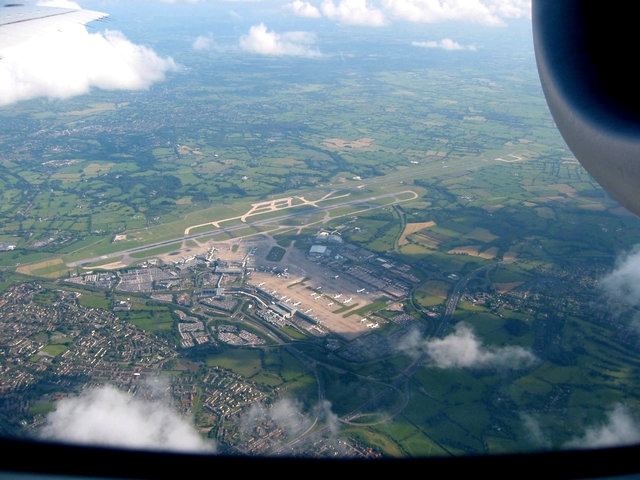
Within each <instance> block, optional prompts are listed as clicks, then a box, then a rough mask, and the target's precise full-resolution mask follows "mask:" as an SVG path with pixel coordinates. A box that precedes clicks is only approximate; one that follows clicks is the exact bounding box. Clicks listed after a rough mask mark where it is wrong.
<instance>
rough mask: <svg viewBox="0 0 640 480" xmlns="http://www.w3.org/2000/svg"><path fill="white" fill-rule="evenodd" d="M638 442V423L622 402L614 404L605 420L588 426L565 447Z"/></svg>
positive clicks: (639, 427)
mask: <svg viewBox="0 0 640 480" xmlns="http://www.w3.org/2000/svg"><path fill="white" fill-rule="evenodd" d="M638 442H640V423H639V422H638V419H637V418H636V417H634V416H633V415H632V413H631V411H630V410H629V409H628V408H627V407H626V406H625V405H622V404H618V405H615V407H614V408H613V410H611V411H610V412H609V413H608V414H607V418H606V420H605V421H604V422H603V423H601V424H599V425H594V426H591V427H588V428H587V429H586V430H585V433H584V434H583V435H581V436H579V437H577V438H574V439H573V440H571V441H570V442H568V443H567V444H566V447H567V448H606V447H618V446H624V445H632V444H636V443H638Z"/></svg>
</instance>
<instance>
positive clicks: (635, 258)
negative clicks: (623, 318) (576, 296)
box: [599, 245, 640, 334]
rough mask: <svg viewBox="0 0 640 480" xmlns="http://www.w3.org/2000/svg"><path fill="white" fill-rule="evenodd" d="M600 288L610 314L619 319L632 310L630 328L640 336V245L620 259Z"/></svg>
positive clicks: (600, 284) (600, 283)
mask: <svg viewBox="0 0 640 480" xmlns="http://www.w3.org/2000/svg"><path fill="white" fill-rule="evenodd" d="M599 286H600V290H601V291H602V292H603V294H604V296H605V298H606V300H607V302H606V303H605V305H606V308H607V309H608V312H609V313H610V314H611V315H612V316H613V317H617V316H620V315H621V314H623V313H625V312H628V311H629V310H631V315H632V318H633V319H632V321H631V324H630V327H631V328H632V329H633V330H635V331H636V332H637V333H638V334H640V312H638V311H637V310H638V308H640V245H636V246H635V247H634V248H633V249H631V251H629V252H627V253H625V254H623V255H621V256H620V257H618V259H617V260H616V265H615V267H614V269H613V270H612V271H611V272H609V273H608V274H606V275H604V276H603V277H602V278H600V279H599ZM634 311H635V313H634Z"/></svg>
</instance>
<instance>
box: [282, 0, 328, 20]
mask: <svg viewBox="0 0 640 480" xmlns="http://www.w3.org/2000/svg"><path fill="white" fill-rule="evenodd" d="M285 8H287V9H289V10H291V11H292V12H293V13H294V15H296V16H298V17H304V18H320V17H321V16H322V14H321V13H320V10H318V8H317V7H314V6H313V5H311V4H310V3H309V2H303V1H302V0H295V1H294V2H291V3H288V4H287V5H285Z"/></svg>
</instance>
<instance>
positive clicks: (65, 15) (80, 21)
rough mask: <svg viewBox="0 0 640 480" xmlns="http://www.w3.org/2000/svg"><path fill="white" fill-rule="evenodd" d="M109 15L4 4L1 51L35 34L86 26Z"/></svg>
mask: <svg viewBox="0 0 640 480" xmlns="http://www.w3.org/2000/svg"><path fill="white" fill-rule="evenodd" d="M108 15H109V14H107V13H102V12H97V11H94V10H81V9H72V8H58V7H43V6H37V5H24V4H19V3H9V4H5V5H4V6H1V7H0V51H2V50H3V49H5V48H7V47H11V46H14V45H18V44H20V43H22V42H25V41H27V40H29V39H30V38H33V37H34V36H37V35H41V34H43V33H47V32H51V31H63V30H65V29H66V28H69V27H72V26H77V25H85V24H87V23H89V22H91V21H93V20H98V19H101V18H104V17H107V16H108Z"/></svg>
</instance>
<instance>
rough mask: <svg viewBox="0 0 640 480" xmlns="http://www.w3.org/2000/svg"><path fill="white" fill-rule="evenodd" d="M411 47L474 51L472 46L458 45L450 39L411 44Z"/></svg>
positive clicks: (474, 48)
mask: <svg viewBox="0 0 640 480" xmlns="http://www.w3.org/2000/svg"><path fill="white" fill-rule="evenodd" d="M411 45H413V46H414V47H420V48H440V49H442V50H472V51H475V50H476V47H475V46H474V45H466V46H465V45H460V44H459V43H458V42H454V41H453V40H451V39H450V38H444V39H442V40H440V41H438V42H436V41H433V40H431V41H428V42H412V43H411Z"/></svg>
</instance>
